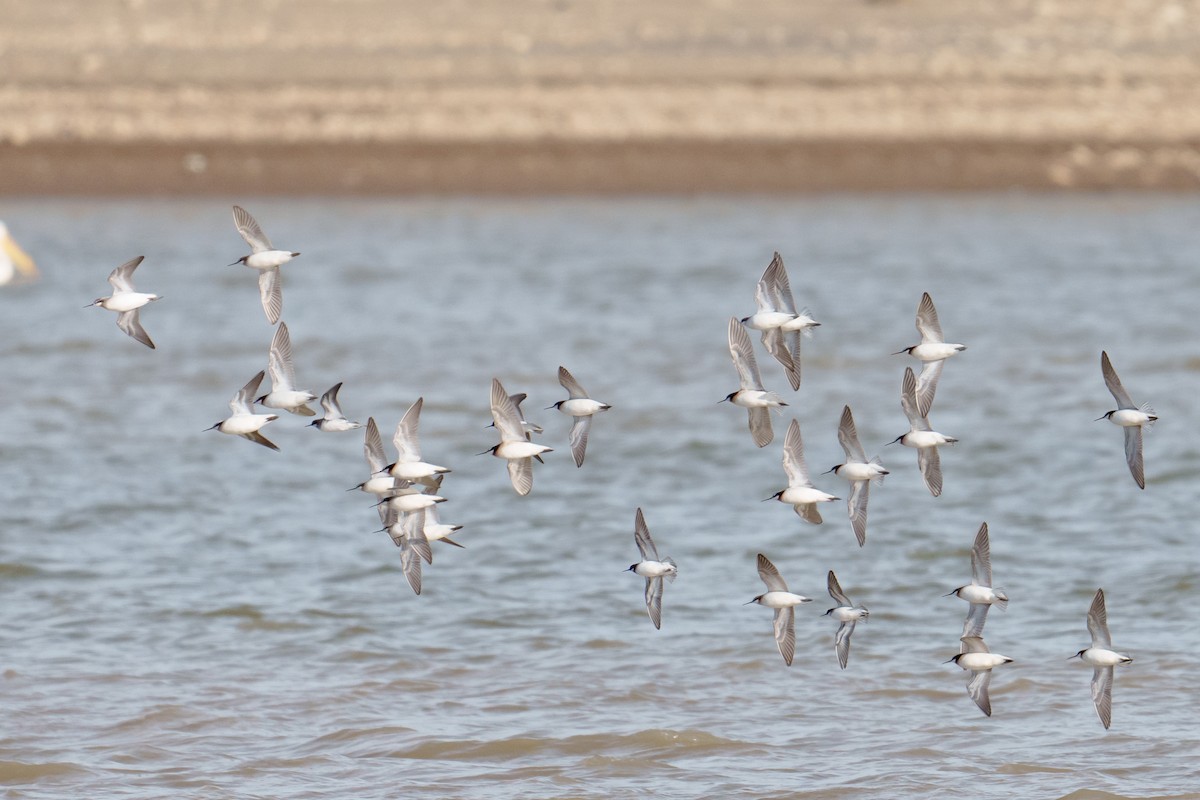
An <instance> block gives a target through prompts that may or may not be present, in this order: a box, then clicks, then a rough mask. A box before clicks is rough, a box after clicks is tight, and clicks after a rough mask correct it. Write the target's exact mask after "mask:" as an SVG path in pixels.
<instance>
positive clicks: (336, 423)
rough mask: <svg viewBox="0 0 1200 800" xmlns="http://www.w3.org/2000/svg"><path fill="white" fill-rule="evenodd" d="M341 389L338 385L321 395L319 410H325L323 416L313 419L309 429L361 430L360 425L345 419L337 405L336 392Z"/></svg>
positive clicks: (333, 430) (332, 430) (340, 385)
mask: <svg viewBox="0 0 1200 800" xmlns="http://www.w3.org/2000/svg"><path fill="white" fill-rule="evenodd" d="M341 388H342V384H341V383H338V384H337V385H336V386H334V387H333V388H332V389H330V390H329V391H327V392H325V394H323V395H321V408H323V409H325V416H323V417H322V418H321V419H314V420H313V421H312V422H310V423H308V424H309V427H313V428H316V429H317V430H319V431H331V432H335V433H337V432H341V431H352V430H354V429H355V428H361V427H362V423H359V422H351V421H350V420H348V419H346V415H345V414H343V413H342V407H341V406H340V405H339V404H338V391H339V390H340V389H341Z"/></svg>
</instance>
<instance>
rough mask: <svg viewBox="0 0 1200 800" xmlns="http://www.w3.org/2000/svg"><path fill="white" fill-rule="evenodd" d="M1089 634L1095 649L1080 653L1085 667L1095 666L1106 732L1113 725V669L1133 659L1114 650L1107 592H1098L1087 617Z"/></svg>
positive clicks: (1095, 696)
mask: <svg viewBox="0 0 1200 800" xmlns="http://www.w3.org/2000/svg"><path fill="white" fill-rule="evenodd" d="M1087 626H1088V633H1089V634H1091V638H1092V645H1091V647H1087V648H1085V649H1083V650H1080V651H1079V652H1078V653H1076V654H1075V655H1074V656H1072V657H1073V658H1079V659H1080V660H1081V661H1083V662H1084V663H1085V664H1090V665H1091V666H1092V704H1093V705H1095V706H1096V715H1097V716H1099V717H1100V722H1101V723H1102V724H1103V725H1104V729H1105V730H1108V728H1109V726H1110V725H1112V685H1113V667H1115V666H1117V665H1118V664H1129V663H1132V662H1133V659H1132V658H1130V657H1129V656H1127V655H1125V654H1124V653H1118V652H1117V651H1116V650H1113V649H1112V636H1111V635H1110V634H1109V632H1108V610H1107V609H1106V608H1105V604H1104V590H1103V589H1097V590H1096V595H1095V597H1093V598H1092V605H1091V607H1090V608H1089V609H1088V615H1087Z"/></svg>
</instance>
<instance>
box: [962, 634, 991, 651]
mask: <svg viewBox="0 0 1200 800" xmlns="http://www.w3.org/2000/svg"><path fill="white" fill-rule="evenodd" d="M959 641H960V642H961V643H962V651H963V652H964V653H990V652H991V651H990V650H988V646H987V642H985V641H984V640H983V637H982V636H964V637H962V638H961V639H959Z"/></svg>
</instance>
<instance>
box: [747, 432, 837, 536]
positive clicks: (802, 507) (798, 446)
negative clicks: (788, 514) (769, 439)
mask: <svg viewBox="0 0 1200 800" xmlns="http://www.w3.org/2000/svg"><path fill="white" fill-rule="evenodd" d="M783 471H784V472H785V473H787V478H788V487H787V488H786V489H783V490H781V491H778V492H776V493H775V494H773V495H771V496H770V497H768V498H767V500H778V501H779V502H781V503H787V504H789V505H791V506H792V507H793V508H795V509H796V513H797V514H799V515H800V518H801V519H802V520H804V521H805V522H811V523H812V524H813V525H820V524H821V512H820V511H818V510H817V503H829V502H831V501H833V500H837V499H838V498H837V497H834V496H833V495H831V494H828V493H826V492H822V491H821V490H820V489H817V488H816V487H814V486H813V484H812V481H811V480H809V477H808V467H807V466H806V465H805V463H804V442H803V441H801V439H800V423H799V422H798V421H796V420H795V419H793V420H792V424H791V425H789V426H788V430H787V436H785V437H784V440H783ZM764 502H766V501H764Z"/></svg>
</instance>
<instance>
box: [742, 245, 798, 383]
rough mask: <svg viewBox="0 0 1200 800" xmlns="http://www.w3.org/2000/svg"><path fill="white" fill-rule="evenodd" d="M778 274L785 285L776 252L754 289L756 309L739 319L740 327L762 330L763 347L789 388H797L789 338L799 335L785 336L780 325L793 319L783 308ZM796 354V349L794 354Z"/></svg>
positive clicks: (783, 273)
mask: <svg viewBox="0 0 1200 800" xmlns="http://www.w3.org/2000/svg"><path fill="white" fill-rule="evenodd" d="M780 275H782V276H783V285H785V286H786V285H787V272H786V271H785V270H784V267H783V258H782V257H781V256H780V255H779V253H778V252H777V253H775V256H774V257H773V258H772V259H771V263H770V264H768V265H767V268H766V269H765V270H763V274H762V277H761V278H759V279H758V285H757V286H756V287H755V290H754V304H755V306H756V308H757V310H756V311H755V312H754V313H753V314H751V315H750V316H748V317H742V320H741V322H742V324H743V325H745V326H747V327H749V328H753V329H754V330H756V331H762V343H763V347H765V348H767V352H768V353H770V354H771V355H772V356H774V357H775V360H776V361H778V362H779V363H780V364H781V365H782V366H783V369H784V371H785V372H786V373H787V376H788V382H789V383H790V384H791V385H792V389H793V390H795V389H799V388H800V369H799V367H798V365H797V364H796V363H795V360H794V359H793V357H792V347H791V341H790V340H791V339H796V338H798V336H799V333H795V334H791V335H785V334H784V332H783V326H784V325H785V324H787V323H789V322H791V321H792V320H794V319H795V317H796V315H795V313H794V310H795V309H794V308H793V310H792V311H791V312H789V311H788V310H787V309H786V308H784V304H783V302H782V297H781V291H780ZM787 294H788V299H789V301H790V299H791V289H790V288H789V289H788V292H787ZM798 354H799V351H798V350H797V355H798Z"/></svg>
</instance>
